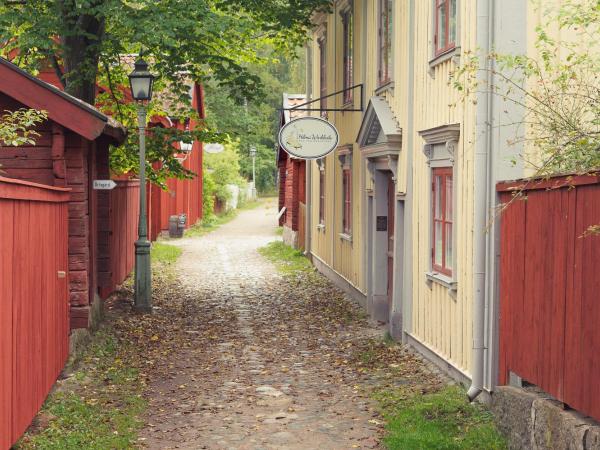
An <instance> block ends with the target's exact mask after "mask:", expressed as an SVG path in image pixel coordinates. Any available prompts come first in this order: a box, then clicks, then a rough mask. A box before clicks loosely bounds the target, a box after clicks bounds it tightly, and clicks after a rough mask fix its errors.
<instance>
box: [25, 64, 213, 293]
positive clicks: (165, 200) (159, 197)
mask: <svg viewBox="0 0 600 450" xmlns="http://www.w3.org/2000/svg"><path fill="white" fill-rule="evenodd" d="M14 56H16V55H14ZM134 59H135V58H134V57H133V56H132V55H124V56H123V57H122V58H121V63H122V64H124V65H126V66H130V67H131V68H132V69H133V64H134ZM39 78H40V79H42V80H44V81H46V82H48V83H50V84H52V85H53V86H55V87H56V88H58V89H60V90H63V85H62V83H61V81H60V80H59V78H58V77H57V75H56V72H55V71H54V69H53V68H52V67H51V66H50V65H48V66H47V67H46V68H45V69H42V71H41V72H40V74H39ZM97 89H98V92H99V93H102V92H106V88H105V87H102V86H98V87H97ZM189 89H190V96H191V101H192V108H194V110H195V111H196V112H197V113H198V116H199V117H200V118H201V119H204V118H205V109H204V89H203V88H202V86H201V85H199V84H197V83H192V82H190V85H189ZM121 93H122V95H123V97H124V101H125V102H127V103H130V102H133V101H134V100H133V98H132V97H131V93H130V92H129V88H128V87H123V88H122V89H121ZM164 103H165V106H166V105H169V104H171V100H170V99H165V100H164ZM171 107H173V109H176V108H177V105H173V104H171ZM197 125H198V124H197V123H195V122H194V121H190V122H189V123H181V122H180V121H178V120H177V119H171V118H170V117H168V116H158V115H157V116H153V117H150V118H149V121H148V125H147V128H148V129H150V128H154V127H162V128H177V129H180V130H185V129H193V128H194V127H195V126H197ZM174 151H177V149H175V150H174ZM180 156H181V158H182V159H183V158H185V160H183V162H182V164H183V166H184V167H185V168H186V169H188V170H191V171H192V172H194V173H195V174H196V177H194V178H193V179H187V180H179V179H176V178H173V179H170V180H168V181H167V187H168V189H167V190H163V189H161V188H160V187H159V186H156V185H150V184H149V185H148V186H147V191H148V195H147V199H148V204H147V211H148V214H147V215H148V233H149V234H148V236H149V238H150V240H151V241H155V240H156V238H157V237H158V236H159V235H160V234H161V233H166V232H167V231H168V229H169V217H170V216H173V215H178V216H179V215H181V214H185V215H186V217H187V222H186V224H187V226H188V227H189V226H191V225H194V224H195V223H196V222H198V220H200V219H202V183H203V180H202V143H201V142H194V144H193V148H192V152H191V153H190V154H188V155H185V154H181V155H180ZM129 178H130V177H128V176H123V177H115V179H117V180H119V181H118V187H119V189H125V188H126V186H129V188H130V187H131V184H128V182H127V180H129ZM116 192H120V191H119V190H117V191H116ZM122 195H125V196H127V195H128V196H130V197H131V193H129V194H125V193H122ZM113 197H114V195H113ZM116 202H117V204H118V205H121V204H124V203H126V202H127V200H126V199H125V198H123V199H120V200H116ZM118 207H119V206H118ZM136 208H138V207H137V206H136ZM137 211H139V209H138V210H137ZM131 220H137V216H133V210H130V217H129V218H127V219H126V218H123V219H122V220H121V221H120V222H119V226H121V227H122V226H123V224H124V223H125V222H127V221H131ZM113 223H114V222H113ZM136 226H137V225H136ZM116 245H117V247H118V246H120V243H118V242H117V243H116ZM118 266H119V267H116V268H115V271H114V272H113V274H112V275H111V276H112V281H111V286H112V288H114V287H115V286H116V285H117V284H120V283H121V282H122V281H123V280H124V277H123V271H124V270H126V269H127V268H129V269H131V268H132V267H133V265H131V266H130V265H129V264H127V265H126V266H125V268H124V267H123V265H122V264H118ZM128 274H129V272H127V274H125V277H126V276H127V275H128ZM112 288H111V289H108V290H109V291H112Z"/></svg>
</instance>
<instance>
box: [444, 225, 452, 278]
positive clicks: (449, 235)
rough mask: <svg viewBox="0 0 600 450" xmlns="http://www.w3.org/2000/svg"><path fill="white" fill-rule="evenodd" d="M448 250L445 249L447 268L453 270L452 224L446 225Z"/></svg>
mask: <svg viewBox="0 0 600 450" xmlns="http://www.w3.org/2000/svg"><path fill="white" fill-rule="evenodd" d="M445 226H446V248H445V252H446V254H445V257H446V261H445V262H446V264H445V266H446V268H447V269H452V224H451V223H447V224H446V225H445Z"/></svg>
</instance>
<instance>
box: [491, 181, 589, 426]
mask: <svg viewBox="0 0 600 450" xmlns="http://www.w3.org/2000/svg"><path fill="white" fill-rule="evenodd" d="M530 183H531V184H530V185H528V186H526V189H525V191H524V194H525V196H526V200H515V201H513V202H512V203H511V204H510V205H509V206H508V208H507V209H506V211H505V212H504V213H503V214H502V216H501V221H502V224H501V233H502V234H501V236H502V237H501V240H502V244H501V258H500V261H501V274H500V302H501V304H500V359H499V370H500V373H499V382H500V384H506V382H507V379H508V374H509V371H510V372H513V373H515V374H517V375H518V376H520V377H522V378H523V379H524V380H526V381H528V382H530V383H533V384H535V385H537V386H539V387H540V388H542V389H543V390H544V391H546V392H548V393H549V394H551V395H552V396H554V397H556V398H557V399H558V400H560V401H562V402H564V403H566V404H568V405H569V406H571V407H572V408H574V409H577V410H579V411H580V412H582V413H584V414H587V415H589V416H592V417H594V418H595V419H598V420H600V360H599V359H598V351H599V349H600V326H598V324H599V323H600V301H599V300H600V276H598V267H599V266H600V235H598V234H591V235H590V234H588V235H586V230H588V228H589V227H590V226H594V225H600V177H597V176H580V177H560V178H554V179H551V180H549V181H542V182H530ZM519 185H523V183H503V184H500V185H499V186H498V190H499V191H500V197H501V201H502V202H503V203H507V202H508V201H510V199H511V196H512V194H511V190H513V189H514V188H515V187H517V186H519Z"/></svg>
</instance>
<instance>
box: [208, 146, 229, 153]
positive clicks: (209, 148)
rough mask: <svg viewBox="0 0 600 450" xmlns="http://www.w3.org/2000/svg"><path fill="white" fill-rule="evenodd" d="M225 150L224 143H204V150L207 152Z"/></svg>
mask: <svg viewBox="0 0 600 450" xmlns="http://www.w3.org/2000/svg"><path fill="white" fill-rule="evenodd" d="M223 150H225V147H223V144H205V145H204V151H205V152H206V153H221V152H222V151H223Z"/></svg>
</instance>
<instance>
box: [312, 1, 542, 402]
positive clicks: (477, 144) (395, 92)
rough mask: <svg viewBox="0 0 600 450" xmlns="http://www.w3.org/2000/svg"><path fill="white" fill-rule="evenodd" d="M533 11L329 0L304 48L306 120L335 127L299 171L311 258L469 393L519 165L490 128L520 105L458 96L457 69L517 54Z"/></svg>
mask: <svg viewBox="0 0 600 450" xmlns="http://www.w3.org/2000/svg"><path fill="white" fill-rule="evenodd" d="M534 16H535V13H534V12H532V7H531V5H529V3H528V1H527V0H505V1H503V2H502V8H500V6H499V5H498V4H497V2H493V1H492V0H339V1H336V2H334V3H333V7H332V11H331V13H329V14H318V15H315V17H314V30H313V33H312V35H311V39H310V42H309V44H308V46H307V61H308V64H307V91H308V92H307V95H308V98H309V99H312V100H315V103H313V104H312V105H311V107H312V108H314V109H321V110H322V111H320V112H313V113H312V114H313V115H321V116H323V117H325V118H327V120H329V121H330V122H331V123H333V124H334V125H335V126H336V127H337V129H338V131H339V133H340V145H339V147H338V148H337V150H336V151H335V152H334V153H332V154H330V155H328V156H327V157H325V158H322V159H320V160H316V161H313V162H312V163H311V164H310V165H309V166H308V168H307V200H308V207H307V208H308V209H307V218H306V220H307V224H306V228H307V242H306V249H307V253H308V254H309V256H310V257H311V259H312V261H313V264H314V265H315V266H316V267H317V268H318V269H319V270H320V271H321V272H323V273H324V274H326V275H327V276H329V277H330V278H331V279H332V280H334V281H335V282H336V283H337V284H338V285H339V286H341V287H343V288H344V289H345V290H346V291H347V292H348V293H349V294H351V295H352V296H353V297H354V298H355V299H356V300H358V301H359V302H361V303H362V304H363V305H364V306H365V308H366V309H367V310H368V311H369V313H370V314H371V316H372V317H373V318H374V319H376V320H378V321H381V322H385V323H387V324H388V326H389V331H390V333H391V334H392V336H393V337H394V338H396V339H399V340H402V341H403V342H405V343H407V344H410V345H412V346H413V347H415V348H416V349H417V350H419V351H420V352H422V353H423V354H425V355H426V356H427V357H428V358H430V359H431V360H433V361H434V362H436V363H437V364H439V365H440V366H441V367H443V368H444V369H445V370H447V371H448V373H449V374H451V375H452V376H453V377H455V378H456V379H457V380H460V381H461V382H463V383H465V384H466V385H471V389H470V395H471V397H473V398H474V397H475V396H477V395H478V394H479V393H480V392H482V391H483V392H489V391H490V390H491V389H492V388H493V386H494V383H495V377H496V372H497V370H496V355H497V351H496V347H497V339H496V335H497V331H496V328H497V305H496V298H497V296H496V292H495V290H496V289H497V287H496V286H497V283H496V272H497V268H496V255H497V241H498V230H497V228H498V227H497V224H496V223H495V222H493V221H490V217H491V211H493V209H494V206H495V205H496V203H497V199H496V193H495V189H494V186H495V184H496V182H497V181H501V180H506V179H516V178H519V177H520V176H522V175H523V168H522V166H520V165H518V164H517V165H512V164H511V163H510V162H509V160H510V159H511V156H513V155H514V154H516V153H518V152H519V151H520V149H518V148H514V147H509V146H508V145H507V144H506V140H507V136H508V135H509V134H510V133H511V127H508V126H507V127H497V126H495V125H498V124H501V121H502V120H503V119H502V117H503V115H502V114H503V113H505V112H506V110H507V109H511V108H515V107H514V106H512V105H507V104H505V103H502V102H499V101H497V100H496V99H494V98H493V97H492V96H491V95H490V94H489V93H485V92H482V93H480V94H477V96H476V98H474V99H470V100H469V101H463V99H462V98H461V94H460V92H459V91H458V90H457V89H456V88H455V87H454V86H453V82H452V74H453V71H455V70H456V69H457V68H458V67H460V64H461V61H462V60H463V59H464V58H465V55H468V54H471V53H475V52H482V53H486V52H489V51H490V50H491V49H492V48H493V49H496V50H500V51H504V52H513V53H519V52H520V53H524V52H527V49H528V45H529V46H531V33H532V30H533V28H534V25H532V24H533V23H535V22H536V21H537V18H536V17H534ZM528 42H529V44H528ZM480 64H482V65H485V64H487V60H486V59H485V58H482V61H481V62H480ZM482 68H485V67H484V66H482ZM480 72H481V74H480V75H479V76H480V77H481V78H482V80H481V81H482V82H484V83H485V82H490V81H491V80H489V79H487V78H486V77H489V76H491V75H490V72H489V71H485V70H482V71H480Z"/></svg>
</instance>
